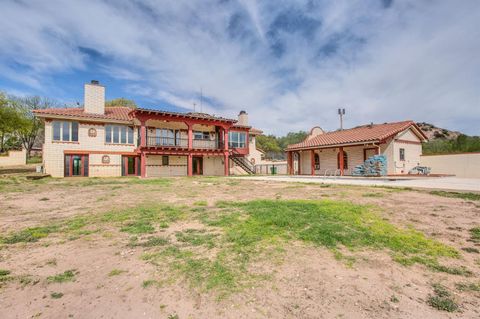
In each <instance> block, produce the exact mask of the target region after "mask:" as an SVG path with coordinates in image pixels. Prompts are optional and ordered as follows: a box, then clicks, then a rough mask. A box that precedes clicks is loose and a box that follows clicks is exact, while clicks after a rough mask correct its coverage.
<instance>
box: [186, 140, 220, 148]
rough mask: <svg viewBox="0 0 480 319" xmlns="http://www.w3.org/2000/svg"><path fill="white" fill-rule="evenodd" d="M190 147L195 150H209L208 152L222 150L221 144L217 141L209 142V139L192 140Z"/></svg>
mask: <svg viewBox="0 0 480 319" xmlns="http://www.w3.org/2000/svg"><path fill="white" fill-rule="evenodd" d="M192 144H193V145H192V146H193V148H197V149H210V150H215V149H221V148H223V143H222V142H221V141H219V140H218V139H215V140H209V139H194V140H193V141H192Z"/></svg>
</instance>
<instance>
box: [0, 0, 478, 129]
mask: <svg viewBox="0 0 480 319" xmlns="http://www.w3.org/2000/svg"><path fill="white" fill-rule="evenodd" d="M0 11H1V12H2V13H3V18H2V19H0V47H1V48H2V50H1V51H0V71H1V73H2V74H1V75H0V77H4V78H7V79H9V80H12V81H17V82H19V83H20V82H21V83H23V84H26V85H29V86H31V87H34V88H36V89H39V88H42V89H44V90H46V91H47V92H48V91H49V88H48V87H45V86H42V84H41V83H42V80H43V79H45V78H48V79H51V80H53V81H54V80H55V76H56V74H61V73H62V72H71V71H76V70H82V71H88V72H94V71H95V70H92V59H93V60H95V61H96V67H98V72H102V73H106V74H108V75H109V76H111V77H113V78H116V79H121V80H122V81H125V82H127V83H128V84H127V85H126V86H125V90H126V92H127V93H128V92H135V94H136V95H141V96H145V97H146V98H149V99H151V100H154V101H155V100H158V101H165V102H168V103H172V104H176V105H178V106H180V107H184V108H191V106H192V104H193V101H195V100H196V99H197V97H198V93H199V91H200V89H201V88H202V89H203V94H204V95H205V96H206V97H207V99H206V100H205V102H204V110H205V111H209V112H212V113H216V114H221V115H224V116H235V115H236V113H237V112H238V111H239V110H240V109H246V110H247V111H248V112H249V113H250V119H251V122H252V124H254V125H255V126H258V127H259V128H262V129H264V130H265V131H266V132H272V133H277V134H278V133H285V132H287V131H290V130H299V129H304V130H307V129H309V128H310V127H312V126H314V125H320V126H322V127H324V128H326V129H329V130H330V129H335V128H336V127H337V122H338V120H337V115H336V108H338V107H346V108H347V116H346V125H347V126H354V125H358V124H363V123H369V122H370V121H374V122H384V121H394V120H403V119H414V120H419V121H428V122H433V123H435V124H437V125H440V126H442V125H443V126H446V127H448V128H452V129H458V130H463V131H465V132H467V133H470V134H480V132H479V131H478V124H477V123H478V121H479V120H480V97H479V94H480V93H479V90H478V87H479V84H480V76H479V74H480V61H479V59H478V56H480V41H479V40H480V23H479V21H480V3H478V1H475V0H464V1H448V0H441V1H435V2H430V1H414V0H410V1H406V0H405V1H394V2H393V4H392V5H391V6H390V7H389V8H384V7H383V6H382V2H381V1H379V0H369V1H360V0H357V1H347V0H344V1H326V0H325V1H320V2H312V1H273V0H272V1H254V0H239V1H238V2H236V1H233V0H232V1H227V0H223V1H221V0H205V1H198V2H196V1H191V0H177V1H167V0H165V1H154V0H150V1H133V0H132V1H108V0H104V1H94V0H83V1H60V0H50V1H48V2H40V1H39V2H18V1H3V2H2V3H1V4H0ZM20 21H21V23H19V22H20ZM80 48H87V51H86V50H85V49H83V50H82V49H80ZM88 49H91V50H94V51H88ZM88 52H91V54H92V55H93V57H92V56H91V55H90V56H89V54H88ZM19 70H20V71H19ZM207 101H213V102H211V103H208V102H207Z"/></svg>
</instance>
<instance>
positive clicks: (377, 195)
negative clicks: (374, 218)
mask: <svg viewBox="0 0 480 319" xmlns="http://www.w3.org/2000/svg"><path fill="white" fill-rule="evenodd" d="M362 196H363V197H377V198H379V197H385V194H383V193H365V194H362Z"/></svg>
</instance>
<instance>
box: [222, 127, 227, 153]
mask: <svg viewBox="0 0 480 319" xmlns="http://www.w3.org/2000/svg"><path fill="white" fill-rule="evenodd" d="M223 143H224V144H223V149H224V150H226V151H228V129H227V128H224V129H223Z"/></svg>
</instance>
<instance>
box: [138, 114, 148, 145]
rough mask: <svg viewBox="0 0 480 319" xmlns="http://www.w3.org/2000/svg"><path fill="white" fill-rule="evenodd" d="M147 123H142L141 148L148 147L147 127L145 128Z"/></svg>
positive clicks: (142, 121) (143, 121)
mask: <svg viewBox="0 0 480 319" xmlns="http://www.w3.org/2000/svg"><path fill="white" fill-rule="evenodd" d="M145 124H146V121H145V120H141V121H140V125H141V126H140V146H141V147H146V146H147V127H146V126H145Z"/></svg>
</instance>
